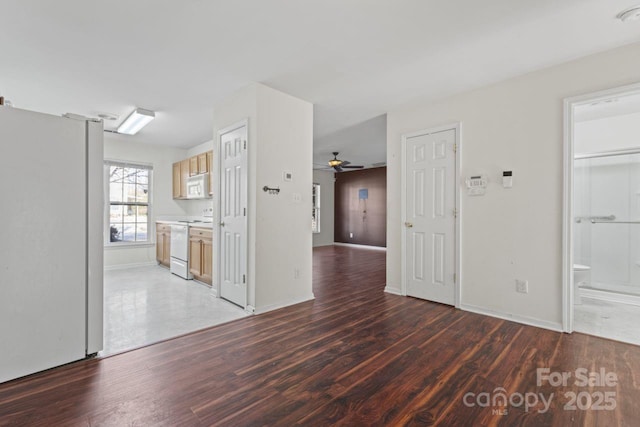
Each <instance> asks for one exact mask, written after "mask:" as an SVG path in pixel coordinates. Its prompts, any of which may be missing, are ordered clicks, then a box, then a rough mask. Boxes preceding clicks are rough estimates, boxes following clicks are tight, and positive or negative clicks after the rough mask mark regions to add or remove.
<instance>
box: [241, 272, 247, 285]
mask: <svg viewBox="0 0 640 427" xmlns="http://www.w3.org/2000/svg"><path fill="white" fill-rule="evenodd" d="M242 283H247V276H246V275H245V274H243V275H242Z"/></svg>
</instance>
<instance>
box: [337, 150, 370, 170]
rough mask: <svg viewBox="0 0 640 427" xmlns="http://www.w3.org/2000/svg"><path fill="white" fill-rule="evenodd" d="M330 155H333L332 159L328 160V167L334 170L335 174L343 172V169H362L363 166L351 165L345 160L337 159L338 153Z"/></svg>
mask: <svg viewBox="0 0 640 427" xmlns="http://www.w3.org/2000/svg"><path fill="white" fill-rule="evenodd" d="M332 154H333V159H331V160H329V166H330V167H332V168H334V169H335V170H336V172H343V169H362V168H364V166H356V165H352V164H351V162H348V161H346V160H340V159H338V154H340V153H339V152H337V151H334V152H333V153H332Z"/></svg>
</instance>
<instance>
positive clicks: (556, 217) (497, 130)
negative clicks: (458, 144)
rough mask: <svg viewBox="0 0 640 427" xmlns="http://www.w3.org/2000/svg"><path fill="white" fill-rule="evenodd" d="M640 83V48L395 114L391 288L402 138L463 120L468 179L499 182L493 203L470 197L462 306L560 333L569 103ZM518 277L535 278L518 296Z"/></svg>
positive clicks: (390, 149) (396, 266)
mask: <svg viewBox="0 0 640 427" xmlns="http://www.w3.org/2000/svg"><path fill="white" fill-rule="evenodd" d="M613 64H615V66H614V65H613ZM638 80H640V44H634V45H629V46H626V47H623V48H619V49H615V50H611V51H608V52H604V53H600V54H597V55H593V56H589V57H585V58H582V59H579V60H575V61H572V62H569V63H566V64H563V65H559V66H555V67H552V68H548V69H545V70H541V71H537V72H534V73H530V74H527V75H524V76H520V77H517V78H514V79H510V80H507V81H504V82H501V83H498V84H495V85H492V86H489V87H485V88H482V89H478V90H475V91H472V92H467V93H463V94H459V95H457V96H453V97H450V98H447V99H444V100H442V101H440V102H435V103H427V102H422V103H421V102H417V103H414V104H412V105H411V106H407V107H405V108H403V109H400V110H398V111H394V112H390V113H389V114H388V115H387V118H388V124H387V163H388V169H387V172H388V175H387V189H388V200H387V203H388V206H387V209H388V211H387V212H388V219H387V225H388V227H387V245H388V246H387V286H388V287H389V288H390V289H391V290H395V291H399V290H400V286H401V283H400V278H401V270H400V269H401V265H402V264H401V258H400V255H401V254H400V252H401V251H400V240H401V233H402V228H401V224H402V218H401V215H400V191H401V186H400V179H401V163H400V162H401V158H400V157H401V143H400V141H401V136H402V134H404V133H408V132H414V131H417V130H420V129H425V128H429V127H432V126H436V125H441V124H445V123H451V122H456V121H459V122H461V123H462V152H461V158H462V165H461V171H460V176H461V177H462V178H463V177H465V176H468V175H471V174H478V173H486V174H487V175H488V176H489V179H490V183H489V186H488V188H487V194H486V195H485V196H483V197H468V196H466V195H463V196H462V203H461V216H460V221H461V228H462V236H461V237H462V259H461V268H462V277H461V284H462V285H461V286H462V296H461V298H462V304H463V306H465V307H467V308H469V309H477V310H482V311H485V312H493V313H495V314H497V315H501V316H505V317H512V318H514V319H516V320H520V321H526V322H531V323H536V324H539V325H542V326H547V327H551V328H557V329H559V328H561V321H562V253H561V251H562V186H563V178H562V176H563V175H562V173H563V157H562V156H563V154H562V153H563V151H562V150H563V139H562V138H563V99H564V98H565V97H570V96H575V95H580V94H584V93H589V92H594V91H598V90H603V89H606V88H611V87H616V86H622V85H626V84H631V83H634V82H636V81H638ZM502 170H512V171H513V175H514V177H513V182H514V186H513V188H512V189H508V190H507V189H503V188H502V187H501V185H500V183H499V180H498V178H499V174H500V172H501V171H502ZM516 278H520V279H526V280H529V293H528V294H518V293H516V292H515V279H516Z"/></svg>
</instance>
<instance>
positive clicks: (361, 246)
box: [333, 242, 387, 251]
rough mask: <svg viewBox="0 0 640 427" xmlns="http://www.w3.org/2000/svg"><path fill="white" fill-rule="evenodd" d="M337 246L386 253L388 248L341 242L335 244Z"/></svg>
mask: <svg viewBox="0 0 640 427" xmlns="http://www.w3.org/2000/svg"><path fill="white" fill-rule="evenodd" d="M333 244H334V245H336V246H348V247H351V248H360V249H372V250H375V251H386V250H387V248H385V247H384V246H370V245H356V244H355V243H341V242H333Z"/></svg>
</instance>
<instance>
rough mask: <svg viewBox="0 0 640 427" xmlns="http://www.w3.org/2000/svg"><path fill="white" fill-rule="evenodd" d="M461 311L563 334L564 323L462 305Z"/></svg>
mask: <svg viewBox="0 0 640 427" xmlns="http://www.w3.org/2000/svg"><path fill="white" fill-rule="evenodd" d="M460 309H461V310H464V311H470V312H472V313H477V314H483V315H485V316H491V317H497V318H498V319H504V320H511V321H512V322H516V323H522V324H523V325H529V326H535V327H537V328H542V329H549V330H552V331H556V332H563V329H562V323H556V322H549V321H546V320H540V319H535V318H533V317H527V316H520V315H518V314H511V313H502V312H499V311H494V310H489V309H487V308H483V307H478V306H475V305H470V304H460Z"/></svg>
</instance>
